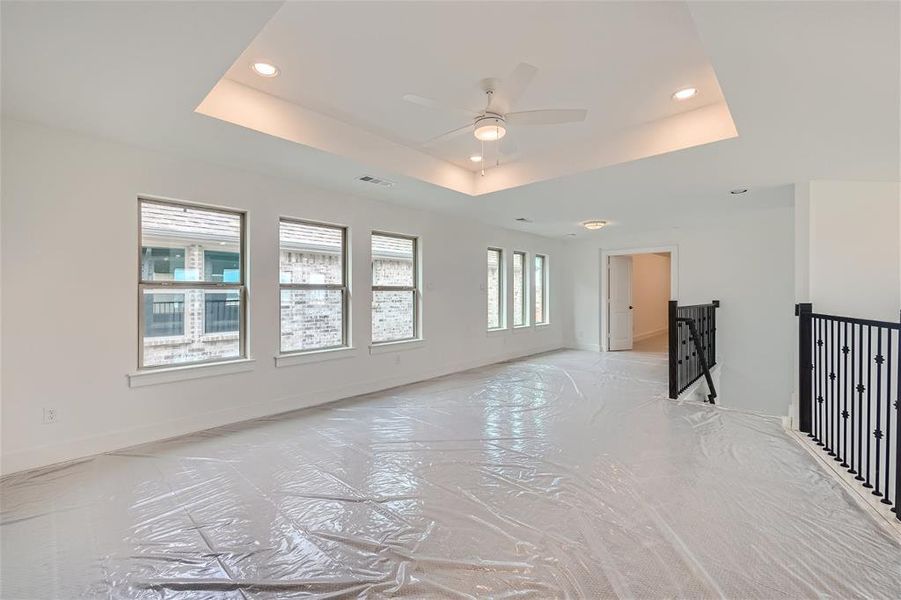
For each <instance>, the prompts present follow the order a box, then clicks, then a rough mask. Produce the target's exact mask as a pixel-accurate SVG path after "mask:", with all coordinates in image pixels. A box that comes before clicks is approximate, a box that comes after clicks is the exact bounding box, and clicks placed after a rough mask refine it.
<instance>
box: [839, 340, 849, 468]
mask: <svg viewBox="0 0 901 600" xmlns="http://www.w3.org/2000/svg"><path fill="white" fill-rule="evenodd" d="M842 330H843V333H844V335H843V336H842V337H843V341H844V343H843V344H842V361H843V363H842V377H841V384H842V454H841V459H842V462H841V466H843V467H845V468H846V469H847V468H848V352H849V351H850V349H849V348H848V323H847V322H846V323H843V324H842Z"/></svg>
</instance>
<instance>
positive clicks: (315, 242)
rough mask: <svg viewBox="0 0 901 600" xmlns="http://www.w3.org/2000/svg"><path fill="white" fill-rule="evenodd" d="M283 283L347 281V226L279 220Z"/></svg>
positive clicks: (281, 280) (280, 272) (280, 264)
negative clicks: (345, 248)
mask: <svg viewBox="0 0 901 600" xmlns="http://www.w3.org/2000/svg"><path fill="white" fill-rule="evenodd" d="M279 281H280V282H281V283H312V284H317V283H318V284H324V283H325V284H343V283H344V230H343V229H342V228H340V227H327V226H323V225H312V224H308V223H295V222H291V221H282V222H281V223H279Z"/></svg>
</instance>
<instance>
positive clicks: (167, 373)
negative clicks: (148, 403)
mask: <svg viewBox="0 0 901 600" xmlns="http://www.w3.org/2000/svg"><path fill="white" fill-rule="evenodd" d="M255 363H256V361H255V360H254V359H252V358H239V359H235V360H228V361H222V362H213V363H207V364H199V365H185V366H183V367H168V368H164V369H144V370H142V371H135V372H134V373H129V374H128V387H132V388H136V387H144V386H147V385H158V384H162V383H172V382H175V381H186V380H188V379H200V378H202V377H216V376H218V375H230V374H232V373H243V372H245V371H252V370H253V368H254V365H255Z"/></svg>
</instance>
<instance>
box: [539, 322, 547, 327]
mask: <svg viewBox="0 0 901 600" xmlns="http://www.w3.org/2000/svg"><path fill="white" fill-rule="evenodd" d="M548 325H550V323H549V322H545V323H535V327H547V326H548Z"/></svg>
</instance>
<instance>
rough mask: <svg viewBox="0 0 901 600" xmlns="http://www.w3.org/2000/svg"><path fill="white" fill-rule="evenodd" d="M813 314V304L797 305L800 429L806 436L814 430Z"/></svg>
mask: <svg viewBox="0 0 901 600" xmlns="http://www.w3.org/2000/svg"><path fill="white" fill-rule="evenodd" d="M812 313H813V304H811V303H810V302H803V303H801V304H795V315H796V316H797V317H798V429H800V430H801V431H802V432H804V433H806V434H810V433H811V430H812V429H811V406H812V402H813V398H812V397H811V395H812V389H811V388H812V374H811V370H812V369H813V356H812V347H813V340H812V321H813V320H812V318H811V314H812Z"/></svg>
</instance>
